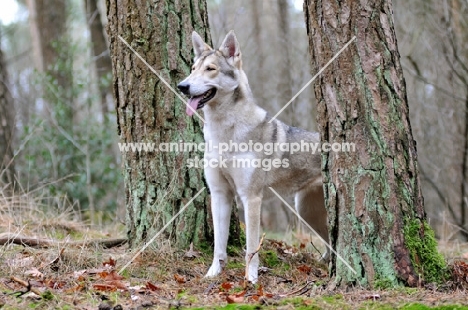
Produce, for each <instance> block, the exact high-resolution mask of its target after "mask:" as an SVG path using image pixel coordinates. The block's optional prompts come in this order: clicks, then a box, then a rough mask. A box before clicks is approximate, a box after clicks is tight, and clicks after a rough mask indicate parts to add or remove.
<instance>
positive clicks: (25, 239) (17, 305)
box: [0, 203, 468, 310]
mask: <svg viewBox="0 0 468 310" xmlns="http://www.w3.org/2000/svg"><path fill="white" fill-rule="evenodd" d="M18 210H20V209H19V208H15V210H14V211H13V208H10V207H7V206H5V205H2V204H1V203H0V244H1V245H0V308H1V309H108V310H110V309H114V310H118V309H169V308H170V309H414V310H416V309H447V310H448V309H466V310H468V296H467V294H466V293H467V292H466V289H467V288H468V265H467V264H466V262H467V261H468V244H461V243H456V242H451V243H450V242H440V244H443V246H440V248H441V251H442V253H444V255H445V256H446V258H447V261H448V262H449V264H450V265H451V266H452V268H455V270H456V271H455V273H456V275H457V276H458V278H456V279H455V280H454V279H448V280H447V283H445V284H443V285H435V284H426V285H424V286H421V287H419V288H407V287H398V288H391V289H374V290H366V289H363V288H359V287H354V288H347V289H342V288H336V287H334V286H333V280H330V279H329V278H328V274H327V268H326V266H325V265H323V264H321V263H319V262H318V261H317V258H318V257H319V253H318V252H317V250H315V249H314V248H313V247H312V246H310V243H309V241H310V240H307V238H308V237H307V236H304V235H299V234H295V235H293V234H291V235H293V238H290V240H288V241H287V242H285V241H277V240H274V239H268V237H267V238H266V239H265V240H264V242H263V244H262V246H261V249H260V252H259V253H260V258H261V265H262V266H263V267H262V268H261V272H260V276H259V282H258V284H256V285H255V286H252V285H247V286H246V285H245V284H244V281H243V278H244V260H243V253H230V260H229V262H228V264H227V266H226V268H225V271H224V272H223V273H222V275H220V276H219V277H217V278H213V279H205V278H204V277H203V276H204V274H205V272H206V271H207V269H208V267H209V264H210V262H211V258H212V257H211V254H210V253H202V252H199V251H197V249H187V250H185V251H175V250H173V249H172V248H171V247H170V245H169V244H167V243H164V242H162V243H161V242H160V243H158V244H157V246H156V244H153V245H152V246H150V247H149V248H148V249H147V250H146V251H144V252H143V253H142V254H140V255H137V256H136V258H135V259H134V260H133V261H132V263H131V264H129V265H128V267H126V268H123V267H124V266H125V265H126V264H127V262H130V261H131V260H132V258H133V257H134V256H135V253H130V251H129V250H128V247H127V246H126V245H122V246H115V245H116V244H118V242H119V240H116V239H115V237H116V236H121V237H124V233H123V232H124V226H123V225H122V224H121V223H117V224H115V225H114V226H113V227H112V228H111V230H110V231H108V232H105V233H103V232H102V231H94V230H90V229H89V228H87V226H86V225H84V224H80V223H78V222H77V221H76V220H73V216H72V213H67V212H64V213H62V214H61V215H51V214H44V213H40V212H37V211H35V210H34V211H32V210H26V212H23V211H24V210H23V211H18ZM19 213H20V214H21V216H18V214H19ZM109 239H112V240H113V241H112V242H104V241H103V240H109ZM275 239H276V238H275ZM96 240H97V241H96ZM291 240H293V241H291ZM14 243H19V244H14ZM25 244H28V245H25ZM306 245H307V246H306ZM103 246H105V247H111V248H109V249H104V248H103ZM453 266H454V267H453ZM122 269H123V270H122Z"/></svg>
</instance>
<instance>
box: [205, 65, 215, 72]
mask: <svg viewBox="0 0 468 310" xmlns="http://www.w3.org/2000/svg"><path fill="white" fill-rule="evenodd" d="M214 70H216V68H214V67H209V66H208V67H206V71H214Z"/></svg>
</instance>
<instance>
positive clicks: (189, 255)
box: [184, 242, 200, 258]
mask: <svg viewBox="0 0 468 310" xmlns="http://www.w3.org/2000/svg"><path fill="white" fill-rule="evenodd" d="M199 256H200V252H198V251H194V250H193V242H192V243H190V249H189V250H188V251H187V252H185V254H184V257H186V258H197V257H199Z"/></svg>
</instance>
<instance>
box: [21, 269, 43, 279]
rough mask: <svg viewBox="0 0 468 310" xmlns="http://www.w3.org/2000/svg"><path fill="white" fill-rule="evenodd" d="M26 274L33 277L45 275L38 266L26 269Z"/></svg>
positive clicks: (38, 277)
mask: <svg viewBox="0 0 468 310" xmlns="http://www.w3.org/2000/svg"><path fill="white" fill-rule="evenodd" d="M24 274H25V275H27V276H31V277H33V278H37V279H42V278H43V277H44V275H43V274H42V272H40V271H39V269H37V268H36V267H32V268H31V269H29V270H28V271H26V272H25V273H24Z"/></svg>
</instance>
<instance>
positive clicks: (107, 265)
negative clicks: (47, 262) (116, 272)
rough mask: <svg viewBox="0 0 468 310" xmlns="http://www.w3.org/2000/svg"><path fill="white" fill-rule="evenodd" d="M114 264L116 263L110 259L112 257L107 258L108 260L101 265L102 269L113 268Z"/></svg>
mask: <svg viewBox="0 0 468 310" xmlns="http://www.w3.org/2000/svg"><path fill="white" fill-rule="evenodd" d="M115 263H116V261H115V260H114V259H112V257H109V260H108V261H105V262H103V263H102V265H103V266H104V267H115Z"/></svg>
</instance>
